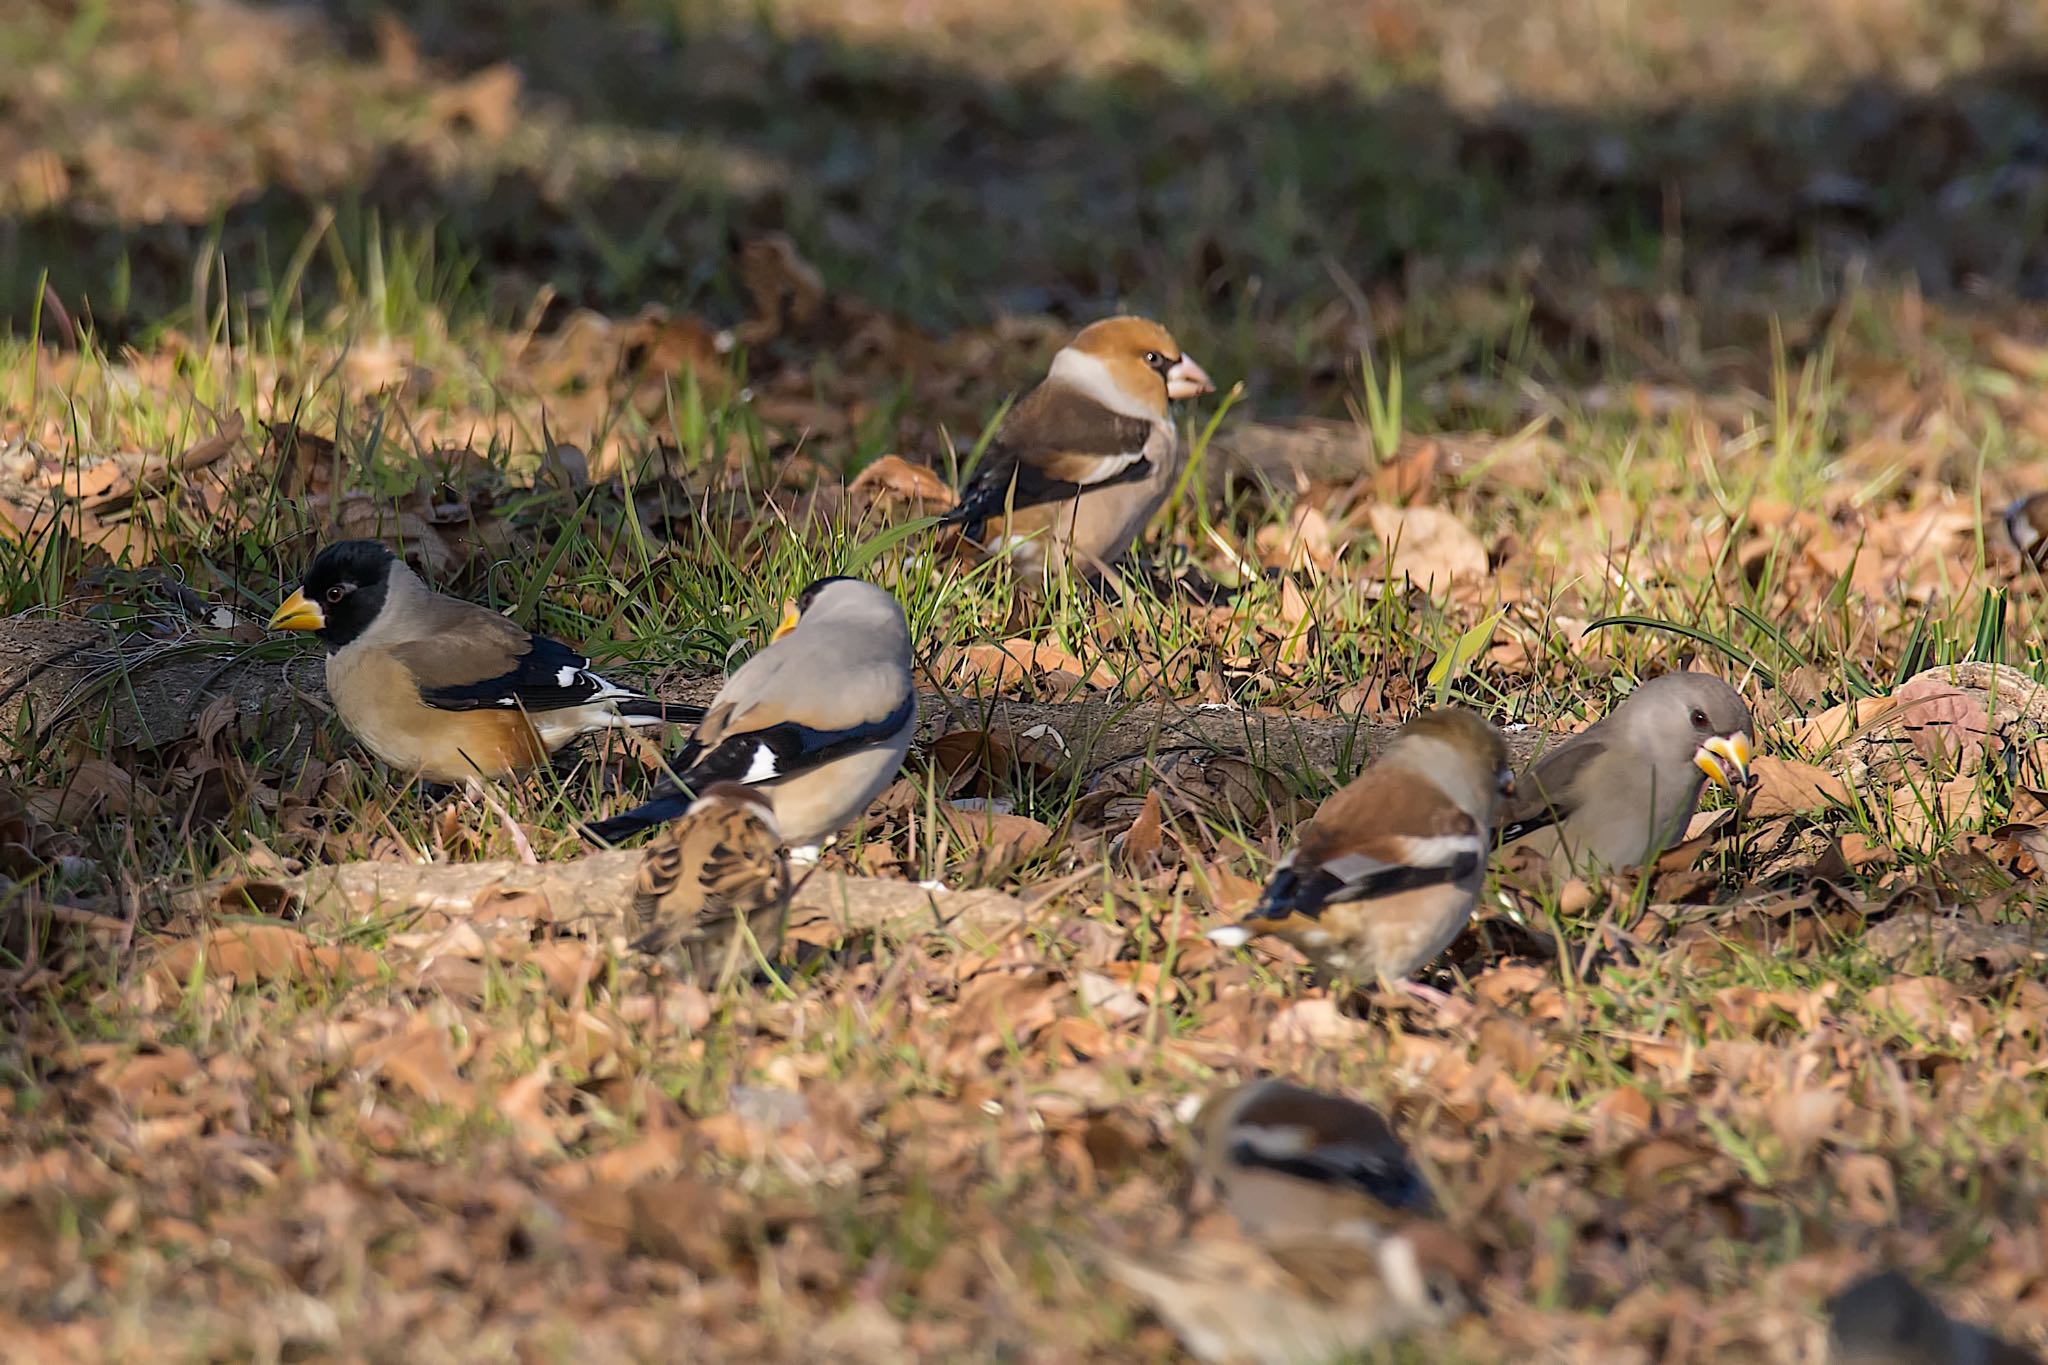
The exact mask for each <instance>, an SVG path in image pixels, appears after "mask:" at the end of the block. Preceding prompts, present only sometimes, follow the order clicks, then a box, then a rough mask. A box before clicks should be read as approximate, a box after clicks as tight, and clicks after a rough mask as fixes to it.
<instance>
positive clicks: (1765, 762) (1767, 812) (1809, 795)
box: [1749, 754, 1855, 820]
mask: <svg viewBox="0 0 2048 1365" xmlns="http://www.w3.org/2000/svg"><path fill="white" fill-rule="evenodd" d="M1749 771H1750V775H1751V777H1753V778H1754V779H1755V782H1756V790H1755V791H1754V792H1753V793H1751V795H1750V798H1749V813H1750V815H1752V816H1753V817H1755V818H1757V819H1759V820H1763V819H1769V818H1771V817H1773V816H1779V815H1804V814H1806V813H1808V812H1810V811H1821V810H1827V809H1828V808H1830V807H1834V806H1842V807H1853V806H1854V805H1855V798H1854V797H1853V796H1852V795H1851V794H1850V791H1849V784H1848V783H1846V782H1844V781H1842V779H1841V778H1839V777H1836V776H1835V775H1834V774H1833V773H1831V772H1829V771H1828V770H1827V769H1825V768H1820V767H1816V766H1814V765H1813V764H1811V763H1806V762H1802V761H1801V760H1799V759H1796V758H1778V757H1776V756H1774V755H1771V754H1759V755H1758V756H1757V757H1756V759H1755V760H1754V761H1753V762H1752V763H1751V764H1750V768H1749Z"/></svg>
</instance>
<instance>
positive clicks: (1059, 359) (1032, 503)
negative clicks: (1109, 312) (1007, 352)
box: [942, 317, 1215, 583]
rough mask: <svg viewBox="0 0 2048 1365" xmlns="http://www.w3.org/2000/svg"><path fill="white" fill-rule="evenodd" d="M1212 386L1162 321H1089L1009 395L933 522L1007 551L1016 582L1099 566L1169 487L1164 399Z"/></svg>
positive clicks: (1099, 569) (987, 548) (1107, 565)
mask: <svg viewBox="0 0 2048 1365" xmlns="http://www.w3.org/2000/svg"><path fill="white" fill-rule="evenodd" d="M1214 387H1215V386H1214V385H1212V384H1211V383H1210V382H1209V376H1208V375H1207V374H1206V373H1204V372H1203V370H1202V367H1201V366H1200V365H1197V364H1196V363H1195V362H1194V359H1193V358H1192V357H1190V356H1186V355H1183V354H1182V353H1181V349H1180V343H1178V342H1176V341H1175V340H1174V339H1173V336H1172V334H1171V333H1169V332H1168V331H1167V330H1166V329H1165V328H1164V327H1161V326H1160V325H1159V324H1158V323H1156V322H1148V321H1146V320H1145V319H1144V318H1133V317H1117V318H1108V319H1105V320H1104V321H1102V322H1097V323H1093V324H1091V325H1089V326H1087V327H1084V328H1083V329H1082V330H1081V334H1080V335H1079V336H1077V337H1075V338H1074V339H1073V340H1072V341H1071V342H1069V343H1068V344H1067V345H1066V347H1065V348H1064V349H1062V350H1061V351H1060V353H1059V354H1058V355H1056V356H1054V357H1053V360H1052V369H1051V371H1050V372H1048V373H1047V375H1046V377H1045V380H1044V382H1043V383H1041V384H1039V386H1038V387H1037V388H1035V389H1033V390H1031V392H1029V393H1027V394H1025V395H1024V397H1022V398H1021V399H1019V400H1018V401H1017V405H1016V406H1015V407H1014V408H1012V409H1011V410H1010V412H1009V415H1008V416H1006V417H1005V418H1004V419H1003V424H1002V426H1001V427H999V428H998V429H997V431H996V434H995V436H994V438H993V439H992V440H991V441H990V442H989V445H988V448H987V450H985V451H984V452H983V454H982V459H981V463H980V464H979V465H977V466H976V468H975V471H974V474H973V477H971V478H970V479H969V480H968V481H967V484H966V486H965V487H964V488H962V489H961V490H960V502H959V505H958V506H956V507H955V508H954V509H953V510H952V511H951V512H949V513H947V514H946V517H945V519H944V521H943V523H942V524H944V525H950V526H957V527H958V528H959V529H960V531H961V533H962V534H963V535H964V536H965V537H966V538H967V539H968V540H969V541H971V542H973V543H974V544H975V545H977V546H979V547H980V548H981V549H982V551H983V552H984V553H986V554H988V555H991V556H995V555H999V554H1007V555H1008V556H1009V558H1010V560H1011V562H1012V563H1013V564H1014V565H1015V566H1016V570H1017V576H1018V578H1019V580H1020V581H1022V582H1027V583H1028V582H1033V581H1042V580H1043V579H1044V578H1046V577H1047V576H1057V575H1059V574H1061V573H1064V572H1065V571H1066V570H1067V568H1068V567H1069V566H1072V567H1073V568H1074V569H1076V570H1077V571H1079V572H1080V573H1082V574H1084V575H1088V576H1090V577H1100V576H1102V575H1104V574H1105V573H1107V572H1108V570H1110V569H1111V568H1112V567H1113V566H1114V565H1115V564H1116V563H1117V561H1118V560H1120V559H1121V558H1123V555H1124V552H1125V551H1126V550H1128V549H1130V547H1131V542H1132V541H1134V540H1136V539H1137V538H1138V535H1139V533H1140V532H1142V531H1143V530H1144V529H1145V524H1146V523H1147V522H1149V521H1151V520H1152V514H1153V513H1154V512H1157V511H1158V510H1159V505H1160V504H1161V503H1162V502H1164V501H1165V500H1166V495H1167V494H1168V493H1169V492H1170V491H1171V490H1172V488H1173V480H1174V476H1175V473H1176V472H1177V469H1178V464H1177V461H1176V458H1175V456H1176V451H1177V447H1178V445H1179V438H1178V437H1177V436H1176V434H1175V432H1174V428H1173V419H1172V416H1171V414H1170V413H1169V411H1168V409H1167V404H1168V403H1170V402H1172V401H1173V400H1175V399H1180V398H1193V397H1195V396H1196V395H1198V394H1204V393H1208V392H1210V391H1211V390H1212V389H1213V388H1214Z"/></svg>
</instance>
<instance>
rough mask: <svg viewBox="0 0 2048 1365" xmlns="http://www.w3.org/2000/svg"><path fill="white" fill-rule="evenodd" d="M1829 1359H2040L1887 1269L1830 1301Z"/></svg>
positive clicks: (1948, 1362) (1908, 1363)
mask: <svg viewBox="0 0 2048 1365" xmlns="http://www.w3.org/2000/svg"><path fill="white" fill-rule="evenodd" d="M1828 1365H2040V1358H2039V1357H2037V1356H2035V1355H2034V1354H2033V1353H2032V1352H2029V1351H2024V1350H2021V1349H2020V1348H2019V1347H2017V1346H2015V1345H2013V1344H2012V1343H2010V1342H2008V1341H2003V1340H2001V1339H2000V1338H1998V1337H1995V1336H1992V1335H1991V1334H1990V1333H1988V1332H1985V1331H1982V1330H1980V1329H1978V1328H1976V1327H1973V1326H1971V1325H1970V1324H1969V1323H1967V1322H1958V1321H1956V1320H1955V1319H1954V1318H1951V1317H1950V1316H1949V1315H1948V1314H1946V1313H1944V1312H1942V1311H1941V1306H1940V1305H1939V1304H1937V1303H1935V1302H1934V1300H1933V1299H1930V1298H1928V1297H1927V1295H1926V1293H1925V1292H1923V1291H1922V1290H1921V1289H1920V1287H1919V1286H1918V1285H1916V1284H1914V1283H1913V1282H1912V1281H1911V1280H1909V1279H1907V1278H1906V1277H1905V1276H1904V1275H1902V1274H1900V1273H1899V1272H1898V1271H1896V1270H1888V1271H1884V1272H1882V1273H1880V1274H1875V1275H1868V1276H1865V1277H1864V1278H1863V1279H1861V1280H1858V1281H1857V1282H1856V1283H1855V1284H1853V1285H1850V1286H1849V1287H1848V1288H1847V1289H1845V1290H1843V1291H1842V1292H1841V1293H1839V1294H1837V1295H1836V1296H1835V1297H1834V1298H1833V1299H1830V1300H1829V1301H1828Z"/></svg>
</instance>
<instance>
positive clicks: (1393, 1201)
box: [1230, 1140, 1436, 1213]
mask: <svg viewBox="0 0 2048 1365" xmlns="http://www.w3.org/2000/svg"><path fill="white" fill-rule="evenodd" d="M1230 1160H1231V1163H1232V1164H1233V1165H1237V1166H1245V1167H1253V1168H1257V1169H1260V1170H1267V1171H1277V1172H1278V1173H1280V1174H1281V1175H1291V1176H1294V1177H1295V1178H1297V1179H1300V1180H1312V1181H1314V1182H1316V1183H1317V1184H1319V1185H1340V1186H1345V1187H1348V1188H1351V1189H1356V1190H1363V1191H1364V1192H1365V1193H1367V1194H1369V1195H1371V1196H1372V1197H1373V1198H1374V1199H1377V1200H1379V1202H1380V1203H1382V1204H1385V1205H1386V1206H1387V1207H1388V1208H1390V1209H1400V1210H1403V1211H1406V1210H1413V1211H1415V1212H1417V1213H1426V1212H1428V1211H1429V1210H1431V1209H1434V1208H1435V1207H1436V1195H1435V1193H1434V1192H1433V1191H1431V1189H1430V1188H1429V1185H1428V1183H1427V1182H1426V1181H1424V1180H1423V1178H1422V1176H1421V1174H1420V1173H1419V1172H1418V1171H1416V1169H1415V1168H1414V1167H1413V1166H1411V1165H1409V1164H1408V1162H1407V1161H1406V1160H1404V1159H1403V1158H1401V1157H1400V1156H1398V1155H1392V1156H1390V1155H1389V1154H1387V1153H1384V1152H1373V1151H1367V1150H1365V1149H1364V1148H1362V1147H1356V1146H1350V1145H1346V1144H1343V1143H1332V1144H1328V1145H1325V1146H1322V1147H1318V1148H1316V1149H1315V1151H1314V1152H1312V1153H1300V1154H1293V1155H1287V1156H1281V1155H1276V1154H1274V1153H1271V1152H1265V1151H1261V1150H1260V1149H1259V1147H1258V1145H1257V1144H1255V1143H1252V1142H1248V1141H1243V1140H1240V1141H1238V1142H1236V1143H1233V1144H1232V1145H1231V1148H1230Z"/></svg>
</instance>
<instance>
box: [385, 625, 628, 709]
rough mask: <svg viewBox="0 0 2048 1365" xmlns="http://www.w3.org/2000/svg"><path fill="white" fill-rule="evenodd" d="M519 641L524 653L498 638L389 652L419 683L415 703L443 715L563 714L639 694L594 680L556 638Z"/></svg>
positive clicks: (446, 639)
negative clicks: (516, 711)
mask: <svg viewBox="0 0 2048 1365" xmlns="http://www.w3.org/2000/svg"><path fill="white" fill-rule="evenodd" d="M524 641H525V643H526V645H527V648H526V650H525V652H524V653H515V652H513V651H512V650H510V649H507V648H506V647H505V641H504V640H502V639H480V640H474V641H472V640H465V639H463V638H461V637H459V636H443V637H440V638H436V639H432V640H414V641H410V642H408V643H406V644H402V645H397V646H394V647H393V648H392V651H391V653H392V655H393V657H395V658H396V659H397V660H398V661H399V662H400V663H401V664H403V665H405V668H406V671H407V672H409V673H411V674H412V676H413V678H414V680H415V681H417V682H418V683H419V688H420V700H421V701H423V702H425V703H426V704H427V705H428V706H432V707H436V708H438V709H440V710H443V711H479V710H487V709H504V710H510V709H513V708H521V709H524V710H527V711H565V710H568V709H570V708H572V707H577V706H588V705H591V704H593V703H597V702H607V701H620V700H624V699H627V698H631V697H637V696H639V695H640V694H639V693H637V692H634V691H632V690H630V689H628V688H624V687H620V686H618V685H617V684H616V683H611V682H607V681H606V680H605V679H603V678H601V677H599V676H598V675H597V674H596V673H594V672H592V671H591V669H590V661H589V660H588V659H586V658H584V657H583V656H582V655H581V654H578V653H577V652H576V651H575V650H573V649H571V648H569V646H567V645H565V644H563V643H561V642H560V641H559V640H550V639H548V638H547V637H546V636H544V635H527V636H525V637H524Z"/></svg>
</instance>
